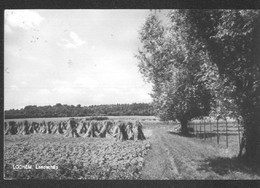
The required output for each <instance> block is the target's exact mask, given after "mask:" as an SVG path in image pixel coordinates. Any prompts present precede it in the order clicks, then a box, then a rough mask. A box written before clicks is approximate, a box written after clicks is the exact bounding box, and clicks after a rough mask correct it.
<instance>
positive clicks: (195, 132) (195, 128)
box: [194, 121, 197, 137]
mask: <svg viewBox="0 0 260 188" xmlns="http://www.w3.org/2000/svg"><path fill="white" fill-rule="evenodd" d="M194 134H195V136H196V137H197V126H196V122H195V121H194Z"/></svg>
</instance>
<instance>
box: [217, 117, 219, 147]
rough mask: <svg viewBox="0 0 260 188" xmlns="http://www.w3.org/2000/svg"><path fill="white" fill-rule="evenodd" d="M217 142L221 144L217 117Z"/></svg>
mask: <svg viewBox="0 0 260 188" xmlns="http://www.w3.org/2000/svg"><path fill="white" fill-rule="evenodd" d="M217 143H218V144H219V136H218V119H217Z"/></svg>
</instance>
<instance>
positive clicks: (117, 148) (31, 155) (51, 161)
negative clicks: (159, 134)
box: [4, 117, 153, 179]
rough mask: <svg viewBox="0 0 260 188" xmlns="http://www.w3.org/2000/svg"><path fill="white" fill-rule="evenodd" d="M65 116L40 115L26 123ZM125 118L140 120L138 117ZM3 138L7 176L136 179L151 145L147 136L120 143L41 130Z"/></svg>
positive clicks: (106, 139)
mask: <svg viewBox="0 0 260 188" xmlns="http://www.w3.org/2000/svg"><path fill="white" fill-rule="evenodd" d="M142 118H143V119H144V117H142ZM66 119H68V118H50V119H48V120H47V119H45V118H44V119H42V118H39V119H29V122H33V121H34V122H37V121H38V122H41V121H43V120H45V121H53V122H59V121H61V120H62V121H64V120H66ZM128 119H130V120H140V118H139V117H136V118H134V117H128ZM150 119H151V118H150ZM152 119H153V118H152ZM146 120H149V119H146ZM9 121H13V120H9ZM15 121H21V120H20V119H19V120H15ZM148 136H149V135H148ZM4 138H5V139H4V177H5V178H6V179H139V177H140V175H141V170H142V167H143V165H144V156H145V155H147V152H148V150H149V149H150V148H151V145H150V142H149V137H147V139H146V140H143V141H142V140H137V141H134V140H127V141H123V142H120V141H115V140H114V139H111V138H83V137H79V138H70V137H69V138H68V137H64V136H63V135H59V134H40V133H39V134H30V135H5V137H4ZM44 168H45V169H44Z"/></svg>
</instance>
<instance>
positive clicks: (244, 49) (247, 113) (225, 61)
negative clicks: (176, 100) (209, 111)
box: [179, 10, 260, 162]
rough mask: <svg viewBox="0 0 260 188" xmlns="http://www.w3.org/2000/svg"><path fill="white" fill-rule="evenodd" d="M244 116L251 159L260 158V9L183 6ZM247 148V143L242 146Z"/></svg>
mask: <svg viewBox="0 0 260 188" xmlns="http://www.w3.org/2000/svg"><path fill="white" fill-rule="evenodd" d="M179 14H180V15H183V16H184V17H185V22H186V23H188V24H190V25H192V29H190V30H189V31H188V35H189V36H194V37H196V38H197V39H198V40H199V41H200V42H201V43H202V44H203V45H202V47H203V48H204V50H205V51H207V52H208V54H209V57H210V59H211V61H212V62H213V63H214V64H215V65H216V66H217V68H218V73H219V75H220V77H221V80H222V82H223V85H224V86H227V87H226V89H224V91H225V90H226V91H227V89H230V90H229V91H228V92H227V93H229V94H230V97H231V98H232V100H233V101H234V103H235V105H236V108H237V111H238V113H239V115H241V117H242V118H243V122H244V129H245V132H244V133H245V134H244V136H243V140H244V141H243V142H242V146H243V145H244V146H245V153H244V157H245V159H246V160H247V161H250V162H252V161H259V159H260V152H259V151H260V148H259V147H260V144H259V142H260V141H259V134H260V130H259V115H258V114H259V92H260V90H259V83H260V82H259V73H260V71H259V70H260V67H259V57H260V56H259V54H260V53H259V52H260V48H259V42H260V12H259V10H203V11H202V10H180V11H179ZM241 148H242V149H243V147H241Z"/></svg>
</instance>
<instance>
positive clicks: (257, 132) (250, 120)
mask: <svg viewBox="0 0 260 188" xmlns="http://www.w3.org/2000/svg"><path fill="white" fill-rule="evenodd" d="M241 115H242V118H243V126H244V133H243V137H242V141H241V144H240V151H239V155H238V157H240V158H242V159H243V160H245V162H247V163H249V164H258V165H259V164H260V127H259V115H258V114H257V110H255V108H249V107H248V104H247V108H244V109H243V111H242V113H241Z"/></svg>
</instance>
